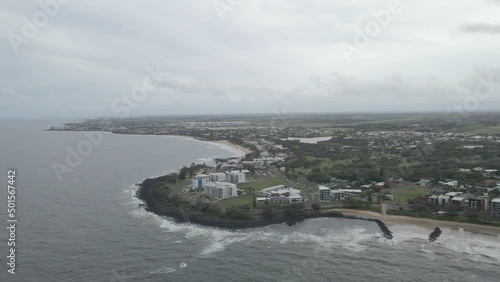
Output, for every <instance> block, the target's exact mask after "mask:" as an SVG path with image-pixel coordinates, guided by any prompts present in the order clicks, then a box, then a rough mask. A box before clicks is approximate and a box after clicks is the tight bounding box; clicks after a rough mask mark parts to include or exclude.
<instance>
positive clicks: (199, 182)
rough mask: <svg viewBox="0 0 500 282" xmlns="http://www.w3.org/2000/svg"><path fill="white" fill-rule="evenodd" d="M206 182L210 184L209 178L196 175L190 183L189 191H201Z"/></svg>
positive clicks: (204, 175) (203, 175)
mask: <svg viewBox="0 0 500 282" xmlns="http://www.w3.org/2000/svg"><path fill="white" fill-rule="evenodd" d="M208 182H210V176H208V175H206V174H198V175H196V176H195V177H193V179H192V181H191V190H196V189H202V188H203V187H204V186H205V184H207V183H208Z"/></svg>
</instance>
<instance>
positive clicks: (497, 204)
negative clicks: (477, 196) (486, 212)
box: [491, 198, 500, 214]
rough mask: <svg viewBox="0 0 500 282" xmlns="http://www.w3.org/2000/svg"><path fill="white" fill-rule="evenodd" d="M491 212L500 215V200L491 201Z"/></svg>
mask: <svg viewBox="0 0 500 282" xmlns="http://www.w3.org/2000/svg"><path fill="white" fill-rule="evenodd" d="M491 212H492V213H496V214H500V198H497V199H493V200H491Z"/></svg>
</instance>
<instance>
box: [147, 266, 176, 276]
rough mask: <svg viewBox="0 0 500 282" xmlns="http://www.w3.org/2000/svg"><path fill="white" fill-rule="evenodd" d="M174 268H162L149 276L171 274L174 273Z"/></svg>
mask: <svg viewBox="0 0 500 282" xmlns="http://www.w3.org/2000/svg"><path fill="white" fill-rule="evenodd" d="M175 270H176V269H175V268H172V267H167V266H165V267H162V268H160V269H157V270H155V271H152V272H151V274H155V275H156V274H168V273H172V272H175Z"/></svg>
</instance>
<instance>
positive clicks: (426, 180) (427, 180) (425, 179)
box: [417, 177, 432, 186]
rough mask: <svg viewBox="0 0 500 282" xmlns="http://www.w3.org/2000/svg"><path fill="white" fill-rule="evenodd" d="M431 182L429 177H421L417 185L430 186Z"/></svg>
mask: <svg viewBox="0 0 500 282" xmlns="http://www.w3.org/2000/svg"><path fill="white" fill-rule="evenodd" d="M431 180H432V179H431V178H429V177H422V178H420V181H419V182H418V183H417V184H418V185H420V186H429V185H430V184H431Z"/></svg>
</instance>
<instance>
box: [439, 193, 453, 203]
mask: <svg viewBox="0 0 500 282" xmlns="http://www.w3.org/2000/svg"><path fill="white" fill-rule="evenodd" d="M449 201H450V196H446V195H439V196H438V203H439V205H445V204H447V203H448V202H449Z"/></svg>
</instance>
